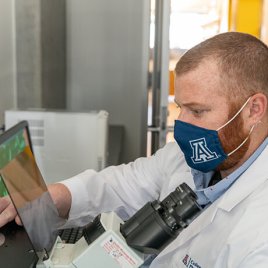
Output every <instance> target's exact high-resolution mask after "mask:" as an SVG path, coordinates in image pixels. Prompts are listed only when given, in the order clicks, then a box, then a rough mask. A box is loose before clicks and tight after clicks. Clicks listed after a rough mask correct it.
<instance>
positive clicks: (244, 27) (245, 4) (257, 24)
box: [229, 0, 263, 37]
mask: <svg viewBox="0 0 268 268" xmlns="http://www.w3.org/2000/svg"><path fill="white" fill-rule="evenodd" d="M262 6H263V0H229V30H230V31H238V32H246V33H250V34H252V35H254V36H256V37H260V34H261V24H262Z"/></svg>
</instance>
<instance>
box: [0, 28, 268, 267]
mask: <svg viewBox="0 0 268 268" xmlns="http://www.w3.org/2000/svg"><path fill="white" fill-rule="evenodd" d="M175 72H176V79H175V102H176V103H177V104H178V106H179V107H180V109H179V110H178V114H179V115H178V120H176V122H175V128H174V136H175V139H176V141H177V143H169V144H167V145H166V146H165V147H164V148H162V149H160V150H159V151H158V152H157V153H156V154H155V155H154V156H152V157H149V158H139V159H137V160H136V161H135V162H133V163H129V164H127V165H120V166H117V167H108V168H106V169H104V170H103V171H101V172H98V173H96V172H94V171H92V170H88V171H85V172H84V173H82V174H79V175H78V176H75V177H74V178H71V179H69V180H66V181H64V182H62V183H59V184H54V185H50V187H49V191H50V193H51V195H52V198H53V200H54V202H55V204H56V206H57V208H58V210H59V213H60V215H61V216H62V217H65V218H68V223H67V224H69V225H83V224H85V223H87V222H88V221H89V220H91V219H93V217H94V216H96V215H97V214H99V213H101V212H104V211H116V212H117V214H118V215H119V216H120V217H122V218H123V219H127V218H128V217H129V216H131V215H132V214H133V213H135V211H137V210H138V209H139V208H141V207H142V206H143V205H144V204H145V203H146V202H148V201H152V200H155V199H158V198H159V199H160V200H162V199H163V198H164V197H166V196H167V195H168V194H169V193H170V192H171V191H173V190H174V189H175V188H176V186H178V185H179V184H181V183H182V182H186V183H187V184H188V185H189V186H190V187H191V188H192V189H193V190H194V191H195V192H196V194H197V196H198V202H199V204H200V205H201V206H203V207H204V211H203V212H202V214H201V215H199V216H198V217H197V218H196V219H195V220H194V221H193V222H192V223H191V224H190V225H189V226H188V227H187V228H186V229H185V230H183V231H182V232H181V233H180V235H179V236H178V237H177V239H176V240H175V241H174V242H172V243H171V244H170V245H168V246H167V247H166V248H165V249H164V250H163V251H162V252H161V253H160V254H159V255H158V256H157V257H156V258H155V260H154V261H153V262H152V264H151V266H150V267H157V268H160V267H163V268H166V267H202V268H211V267H216V268H218V267H232V268H234V267H243V268H247V267H250V268H252V267H267V261H268V228H267V222H268V213H267V211H268V161H267V160H268V148H267V143H268V139H267V136H268V108H267V100H268V48H267V47H266V46H265V45H264V44H263V43H262V42H261V41H259V40H258V39H256V38H255V37H253V36H250V35H248V34H243V33H237V32H229V33H223V34H219V35H217V36H215V37H213V38H211V39H208V40H206V41H204V42H202V43H200V44H199V45H197V46H195V47H193V48H192V49H190V50H189V51H188V52H186V53H185V54H184V55H183V56H182V58H181V59H180V61H179V62H178V63H177V66H176V69H175ZM0 211H2V214H1V216H0V225H3V224H5V223H6V222H7V221H9V220H11V219H13V218H14V217H15V213H14V211H13V208H12V206H11V205H10V203H9V202H8V201H7V200H2V202H0Z"/></svg>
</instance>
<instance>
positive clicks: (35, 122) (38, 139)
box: [28, 119, 45, 147]
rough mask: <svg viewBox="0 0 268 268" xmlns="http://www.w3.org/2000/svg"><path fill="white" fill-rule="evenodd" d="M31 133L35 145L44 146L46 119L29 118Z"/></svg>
mask: <svg viewBox="0 0 268 268" xmlns="http://www.w3.org/2000/svg"><path fill="white" fill-rule="evenodd" d="M28 123H29V128H30V134H31V138H32V143H33V146H39V147H41V146H44V145H45V140H44V137H45V130H44V125H45V123H44V120H43V119H30V120H28Z"/></svg>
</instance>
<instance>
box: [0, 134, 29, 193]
mask: <svg viewBox="0 0 268 268" xmlns="http://www.w3.org/2000/svg"><path fill="white" fill-rule="evenodd" d="M25 146H26V144H25V139H24V136H23V131H21V132H19V133H18V134H17V135H16V136H14V137H11V138H10V139H8V140H7V141H6V142H5V143H3V144H2V145H1V146H0V169H2V168H3V167H4V166H5V165H6V164H7V163H8V162H10V161H11V160H12V159H14V158H15V157H16V156H17V155H18V154H20V153H21V152H22V151H23V150H24V148H25ZM7 194H8V192H7V190H6V187H5V184H4V182H3V179H2V177H1V175H0V196H5V195H7Z"/></svg>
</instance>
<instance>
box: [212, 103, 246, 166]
mask: <svg viewBox="0 0 268 268" xmlns="http://www.w3.org/2000/svg"><path fill="white" fill-rule="evenodd" d="M237 110H239V108H238V109H237V107H236V106H235V105H232V107H231V109H230V113H229V120H230V119H231V118H232V117H233V115H234V114H235V113H236V112H237ZM230 115H231V116H230ZM248 135H249V133H248V132H246V131H245V130H244V121H243V119H242V117H241V114H239V115H238V116H237V117H236V118H235V119H234V120H233V121H231V122H230V124H228V125H226V126H225V127H224V128H223V129H222V130H220V131H219V138H220V141H221V144H222V147H223V150H224V152H225V153H226V154H229V153H231V152H232V151H233V150H235V149H236V148H238V147H239V146H240V145H241V144H242V143H243V142H244V141H245V140H246V139H247V138H248ZM249 144H250V137H249V138H248V139H247V141H246V142H245V143H244V144H243V145H242V146H241V147H240V148H239V149H238V150H237V151H235V152H234V153H233V154H231V155H230V156H228V157H227V159H225V160H224V161H223V162H222V163H221V164H220V165H219V166H218V167H217V170H218V171H220V170H228V169H230V168H232V167H234V166H235V165H237V164H238V163H239V162H240V161H241V159H242V158H243V157H244V156H245V154H246V152H247V151H248V148H249Z"/></svg>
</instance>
